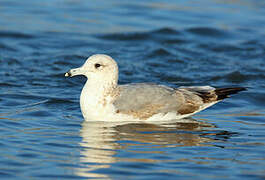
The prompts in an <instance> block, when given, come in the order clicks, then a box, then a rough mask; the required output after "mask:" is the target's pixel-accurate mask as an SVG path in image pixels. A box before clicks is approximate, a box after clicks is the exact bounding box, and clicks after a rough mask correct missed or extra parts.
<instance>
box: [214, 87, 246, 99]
mask: <svg viewBox="0 0 265 180" xmlns="http://www.w3.org/2000/svg"><path fill="white" fill-rule="evenodd" d="M246 90H247V88H246V87H229V88H217V89H216V90H215V94H216V95H217V100H222V99H225V98H228V97H229V95H231V94H236V93H238V92H240V91H246Z"/></svg>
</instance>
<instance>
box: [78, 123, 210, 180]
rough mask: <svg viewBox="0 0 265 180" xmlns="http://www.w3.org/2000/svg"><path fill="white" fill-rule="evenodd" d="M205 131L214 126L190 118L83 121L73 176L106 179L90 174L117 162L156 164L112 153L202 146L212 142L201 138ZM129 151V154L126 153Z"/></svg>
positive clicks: (147, 160) (206, 138) (149, 160)
mask: <svg viewBox="0 0 265 180" xmlns="http://www.w3.org/2000/svg"><path fill="white" fill-rule="evenodd" d="M206 128H208V129H209V128H214V126H213V125H211V124H207V123H203V122H198V121H195V120H193V119H188V120H187V122H185V123H177V122H170V123H168V122H167V123H165V124H163V123H162V124H147V123H127V124H125V123H124V124H122V123H108V122H83V124H82V129H81V132H80V136H81V137H82V138H83V139H82V142H81V143H80V145H81V147H83V148H82V151H81V156H80V161H81V164H82V165H83V166H82V168H79V169H78V170H77V172H76V174H77V175H79V176H83V177H95V178H106V179H109V177H108V175H105V174H100V173H95V172H94V171H96V170H99V169H101V168H110V166H111V164H113V163H115V162H118V161H134V162H154V161H157V160H153V159H147V158H146V159H135V158H133V157H126V158H119V157H116V156H115V155H116V151H117V150H120V149H123V150H128V149H130V148H132V147H135V146H137V147H139V149H140V150H143V148H149V149H148V150H149V151H148V150H147V151H146V150H145V151H144V152H142V151H137V152H138V153H155V151H154V149H153V148H154V146H152V145H155V148H159V147H179V146H205V144H204V143H207V142H211V141H213V139H210V138H208V137H203V135H204V134H205V133H203V130H205V129H206ZM147 144H150V145H151V146H147ZM150 147H151V148H150ZM137 149H138V148H137ZM134 151H135V150H134ZM130 152H133V151H132V150H130Z"/></svg>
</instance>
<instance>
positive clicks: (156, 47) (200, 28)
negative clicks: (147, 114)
mask: <svg viewBox="0 0 265 180" xmlns="http://www.w3.org/2000/svg"><path fill="white" fill-rule="evenodd" d="M264 7H265V4H264V2H263V1H247V0H238V1H231V2H230V1H219V0H215V1H209V0H202V1H200V3H198V2H195V1H189V2H186V1H179V2H177V3H176V2H171V1H134V2H127V1H122V2H120V1H116V0H110V1H102V0H100V1H97V2H94V1H93V2H92V1H70V0H65V1H60V0H53V1H51V0H47V1H43V2H42V1H33V0H28V1H26V2H24V1H23V2H22V1H21V2H20V1H12V0H2V1H0V17H1V18H0V24H1V26H0V64H1V65H0V76H1V79H0V107H1V109H0V135H1V137H2V138H1V140H0V146H1V148H0V153H1V157H0V178H2V179H18V178H19V179H58V178H59V179H162V178H167V179H177V178H179V179H193V178H195V177H196V178H197V179H264V177H265V176H264V174H265V169H264V167H265V163H264V162H265V161H264V160H265V156H264V153H265V150H264V149H265V146H264V144H265V134H264V132H265V131H264V130H265V126H264V125H265V123H264V119H265V118H264V117H265V109H264V102H265V91H264V88H265V85H264V79H265V59H264V57H265V54H264V52H265V45H264V42H265V31H264V29H265V23H263V22H264V19H265V8H264ZM94 53H105V54H109V55H111V56H112V57H113V58H114V59H116V61H117V62H118V64H119V68H120V79H119V82H120V83H121V84H125V83H131V82H154V83H160V84H165V85H170V86H172V87H178V86H183V85H185V86H186V85H213V86H218V87H224V86H245V87H249V88H248V91H246V92H242V93H240V94H238V95H236V96H233V97H232V98H230V99H226V100H225V101H223V102H220V103H218V104H217V105H215V106H213V107H211V108H209V109H207V110H205V111H203V112H200V113H199V114H197V115H196V116H193V117H192V118H190V119H187V120H185V122H176V121H170V122H161V123H160V124H154V123H146V122H144V123H111V122H89V123H88V122H84V120H83V117H82V114H81V112H80V107H79V94H80V91H81V88H82V86H83V84H84V82H85V79H84V77H75V78H71V79H67V78H65V77H64V73H65V72H66V71H68V70H69V69H70V68H74V67H78V66H80V65H82V64H83V62H84V61H85V59H86V58H87V57H88V56H90V55H92V54H94Z"/></svg>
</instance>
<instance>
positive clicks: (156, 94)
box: [114, 83, 213, 119]
mask: <svg viewBox="0 0 265 180" xmlns="http://www.w3.org/2000/svg"><path fill="white" fill-rule="evenodd" d="M206 89H208V90H206ZM198 90H201V89H200V88H199V89H198V87H196V88H195V89H194V87H191V88H184V87H182V88H178V89H173V88H170V87H167V86H162V85H155V84H144V83H139V84H129V85H121V86H119V96H118V97H117V98H116V100H115V101H114V106H115V107H116V109H117V112H118V113H124V114H130V115H133V116H134V117H137V118H140V119H147V118H149V117H151V116H152V115H154V114H157V113H168V112H176V113H178V114H189V113H193V112H195V111H197V110H198V109H199V108H200V106H201V105H203V104H204V102H203V98H201V97H200V95H198V92H197V91H198ZM212 90H213V89H209V88H205V89H203V90H202V92H203V93H204V92H208V91H212Z"/></svg>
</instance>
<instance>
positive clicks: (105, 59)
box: [65, 54, 118, 86]
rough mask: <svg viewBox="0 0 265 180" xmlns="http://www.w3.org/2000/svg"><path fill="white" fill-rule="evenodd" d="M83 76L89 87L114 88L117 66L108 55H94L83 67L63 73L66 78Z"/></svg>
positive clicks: (116, 78) (116, 79)
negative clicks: (89, 84)
mask: <svg viewBox="0 0 265 180" xmlns="http://www.w3.org/2000/svg"><path fill="white" fill-rule="evenodd" d="M77 75H84V76H86V77H87V82H88V83H91V85H95V86H99V85H100V84H101V85H103V86H105V85H107V86H109V85H110V86H116V85H117V81H118V65H117V63H116V62H115V61H114V59H112V58H111V57H110V56H108V55H104V54H95V55H92V56H90V57H89V58H88V59H87V60H86V62H85V63H84V64H83V66H81V67H79V68H75V69H71V70H70V71H68V72H67V73H65V76H66V77H73V76H77Z"/></svg>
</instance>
